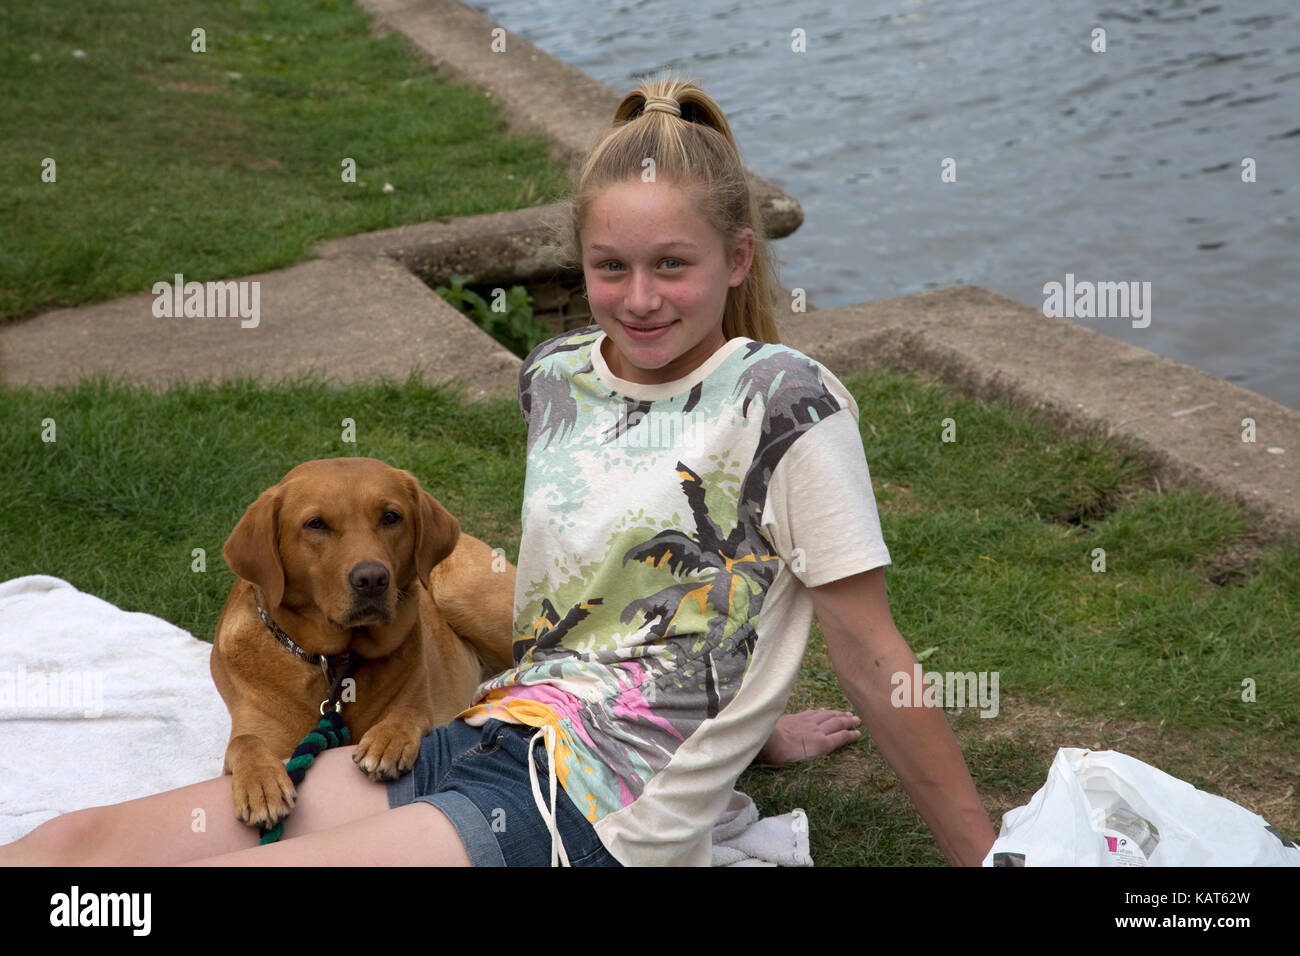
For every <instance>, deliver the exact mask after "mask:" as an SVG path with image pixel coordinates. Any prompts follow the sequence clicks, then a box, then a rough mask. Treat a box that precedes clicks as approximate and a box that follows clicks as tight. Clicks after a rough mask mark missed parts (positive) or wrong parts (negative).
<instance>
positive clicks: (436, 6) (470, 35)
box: [359, 0, 803, 239]
mask: <svg viewBox="0 0 1300 956" xmlns="http://www.w3.org/2000/svg"><path fill="white" fill-rule="evenodd" d="M359 3H360V4H361V6H362V8H364V9H365V10H366V11H367V12H369V13H370V14H371V15H372V16H373V17H375V24H374V26H375V27H376V28H378V29H383V28H385V27H388V28H391V29H394V30H398V31H400V32H401V33H402V34H403V35H405V36H406V38H407V39H408V40H410V41H411V43H412V44H413V45H414V46H415V48H416V49H417V50H419V51H420V53H421V55H422V56H424V58H425V59H426V60H428V61H429V62H430V63H431V64H433V65H434V66H436V67H438V68H439V69H440V70H443V71H445V72H447V73H448V74H450V75H451V76H453V77H455V78H457V79H459V80H460V81H462V82H464V83H466V84H469V85H471V86H474V87H477V88H479V89H481V90H484V91H485V92H486V94H487V95H488V96H489V97H491V98H492V100H493V101H495V102H496V103H497V105H498V106H500V107H501V109H502V110H503V112H504V113H505V115H506V117H507V122H508V124H509V126H510V127H511V128H512V129H514V130H518V131H520V132H526V133H534V134H540V135H543V136H546V137H548V138H549V139H550V140H551V142H552V143H553V144H554V146H553V148H552V152H553V155H554V156H555V157H556V159H558V160H560V161H561V162H563V163H564V164H566V165H567V166H568V167H569V168H570V169H571V170H573V169H576V168H577V166H578V164H580V163H581V162H582V159H583V158H584V157H585V156H586V155H587V152H588V151H589V150H590V149H591V147H592V145H593V144H594V143H595V142H596V139H597V138H598V137H599V136H600V135H601V134H602V133H603V132H604V131H605V130H606V129H607V128H608V127H609V124H610V122H611V121H612V119H613V117H614V110H615V109H616V108H617V107H618V104H619V100H621V99H622V98H623V96H624V94H625V93H626V92H627V91H626V90H624V91H618V90H615V89H613V88H612V87H609V86H607V85H606V84H604V83H601V82H600V81H599V80H596V79H594V78H592V77H590V76H587V74H585V73H583V72H582V71H581V70H577V69H575V68H574V67H572V66H569V65H568V64H567V63H565V62H563V61H561V60H557V59H556V58H555V57H553V56H551V55H550V54H549V53H546V52H544V51H542V50H539V49H538V48H537V47H535V46H533V45H532V44H531V43H529V42H528V41H527V40H525V39H524V38H523V37H520V36H517V35H516V34H513V33H511V32H510V31H509V30H506V29H505V28H504V27H502V26H501V25H500V24H498V23H496V22H495V21H493V20H490V19H488V18H487V17H485V16H484V15H483V14H481V13H479V12H478V11H477V10H475V9H473V8H472V7H468V6H466V5H465V4H463V3H460V2H458V0H359ZM494 30H501V31H503V32H504V34H505V51H504V52H501V53H493V52H492V49H491V44H492V41H493V31H494ZM749 188H750V190H751V192H752V193H753V195H754V198H755V200H756V201H757V202H758V206H759V210H760V212H761V214H762V217H763V224H764V226H765V227H766V229H767V234H768V236H770V237H771V238H773V239H775V238H779V237H781V236H788V235H789V234H790V233H792V232H794V231H795V230H796V229H798V228H799V225H800V224H801V223H802V222H803V209H802V208H801V207H800V205H799V203H798V201H797V200H796V199H795V198H794V197H793V196H790V195H788V194H787V193H785V192H784V191H782V190H781V189H780V188H779V187H777V186H775V185H773V184H772V183H770V182H768V181H767V180H765V179H762V178H761V177H759V176H755V175H754V174H753V173H752V172H751V173H750V174H749Z"/></svg>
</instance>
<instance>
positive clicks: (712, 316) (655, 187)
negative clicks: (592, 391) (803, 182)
mask: <svg viewBox="0 0 1300 956" xmlns="http://www.w3.org/2000/svg"><path fill="white" fill-rule="evenodd" d="M753 258H754V233H753V231H752V230H750V229H746V230H744V232H743V233H742V234H741V239H740V242H739V243H738V244H737V247H736V249H735V250H733V251H732V252H731V254H730V255H729V254H728V253H727V250H726V243H725V241H724V238H723V236H722V234H721V233H720V232H718V231H717V230H716V229H714V228H713V226H712V225H710V224H709V222H708V221H707V220H706V219H704V218H703V217H702V216H701V215H700V214H699V213H698V212H697V211H696V209H695V207H694V204H693V203H692V202H691V197H690V193H689V192H688V191H687V190H685V189H680V188H678V187H677V186H676V185H674V184H673V183H669V182H662V181H656V182H652V183H643V182H641V181H640V180H639V179H633V180H630V181H628V182H626V183H622V184H620V185H617V186H610V187H608V188H607V189H605V190H604V191H603V192H602V193H600V195H599V196H597V197H596V199H595V201H594V202H593V203H592V204H591V207H590V209H589V210H588V213H587V219H586V222H585V223H583V225H582V271H583V273H584V275H585V276H586V280H587V298H588V300H589V301H590V303H591V311H592V316H593V317H594V318H595V320H596V324H597V325H599V326H600V327H601V329H603V330H604V332H605V334H606V336H608V338H607V339H606V341H605V342H604V343H602V349H603V351H602V355H603V356H604V358H605V362H606V364H607V365H608V366H609V369H610V371H611V372H613V373H614V374H615V375H617V376H618V377H619V378H622V379H626V380H627V381H630V382H638V383H641V384H643V385H658V384H663V383H665V382H672V381H675V380H676V379H679V378H683V377H684V376H686V375H689V374H690V373H691V372H693V371H694V370H695V369H696V368H698V367H699V366H700V365H702V364H703V363H704V362H705V360H706V359H708V357H709V356H710V355H712V354H713V353H714V352H716V351H717V350H718V349H719V348H720V347H721V346H722V345H723V343H724V342H725V341H726V340H725V339H724V338H723V336H722V312H723V307H724V306H725V305H726V302H727V290H728V289H729V288H730V287H731V286H737V285H740V283H741V282H742V281H743V280H744V278H745V275H746V274H747V273H748V272H749V266H750V263H751V262H752V261H753Z"/></svg>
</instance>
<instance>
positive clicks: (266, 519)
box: [221, 485, 284, 610]
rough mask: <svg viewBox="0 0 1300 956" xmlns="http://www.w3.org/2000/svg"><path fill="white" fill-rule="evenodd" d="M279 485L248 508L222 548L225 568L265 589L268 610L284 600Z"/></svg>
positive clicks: (265, 492) (259, 497)
mask: <svg viewBox="0 0 1300 956" xmlns="http://www.w3.org/2000/svg"><path fill="white" fill-rule="evenodd" d="M281 498H282V492H281V489H280V486H279V485H276V486H275V487H274V488H268V489H267V490H266V491H264V492H262V494H261V495H259V496H258V499H257V500H256V501H254V502H253V503H252V504H251V505H249V506H248V510H247V511H245V512H244V517H242V518H240V519H239V524H237V525H235V530H234V531H232V532H230V537H229V538H227V539H226V544H225V546H224V547H223V548H222V549H221V553H222V555H223V556H224V557H225V559H226V566H227V567H229V568H230V570H232V571H234V572H235V574H237V575H239V576H240V577H241V578H243V579H244V580H245V581H250V582H252V583H253V584H255V585H257V586H258V587H259V588H261V589H262V593H263V594H264V595H265V596H266V598H265V599H266V602H267V609H268V610H269V609H270V608H273V607H279V605H280V602H281V601H282V600H284V562H283V561H282V560H281V559H280V544H279V530H280V501H281Z"/></svg>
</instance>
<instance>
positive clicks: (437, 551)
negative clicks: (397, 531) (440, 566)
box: [402, 471, 460, 588]
mask: <svg viewBox="0 0 1300 956" xmlns="http://www.w3.org/2000/svg"><path fill="white" fill-rule="evenodd" d="M402 474H404V475H405V476H406V482H407V490H408V491H409V492H410V495H411V502H412V503H413V504H414V505H415V510H414V514H415V573H416V575H417V576H418V577H419V578H420V583H421V584H423V585H424V586H425V587H426V588H427V587H428V586H429V575H430V574H431V573H432V572H433V566H434V565H435V564H437V563H438V562H439V561H441V560H442V559H443V558H445V557H447V556H448V555H450V554H451V553H452V551H454V550H455V549H456V541H457V539H459V538H460V522H458V521H457V520H456V519H455V518H454V517H452V515H451V512H449V511H448V510H447V509H446V508H444V507H443V506H442V505H440V504H438V501H437V499H435V498H434V497H433V495H431V494H429V493H428V492H427V491H425V490H424V489H423V488H421V487H420V482H419V481H417V480H416V477H415V476H414V475H413V474H411V473H410V472H409V471H404V472H402Z"/></svg>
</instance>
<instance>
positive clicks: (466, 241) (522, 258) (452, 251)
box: [316, 206, 562, 283]
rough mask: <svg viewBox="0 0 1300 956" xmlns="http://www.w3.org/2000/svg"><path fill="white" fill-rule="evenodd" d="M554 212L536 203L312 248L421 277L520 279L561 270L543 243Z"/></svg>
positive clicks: (327, 255)
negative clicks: (382, 261) (394, 264)
mask: <svg viewBox="0 0 1300 956" xmlns="http://www.w3.org/2000/svg"><path fill="white" fill-rule="evenodd" d="M557 212H558V207H556V206H537V207H534V208H532V209H519V210H515V211H511V212H494V213H487V214H485V215H481V216H464V217H462V218H459V219H452V220H449V221H448V222H445V223H444V222H422V223H416V224H414V225H410V226H396V227H394V228H392V229H380V230H377V231H375V232H366V233H362V234H361V235H357V236H348V237H347V238H344V239H332V240H329V241H328V242H322V243H320V244H318V245H317V246H316V252H317V253H318V254H319V255H320V256H322V257H324V258H337V257H340V256H342V257H348V256H383V257H387V258H390V259H395V260H397V261H398V262H400V263H401V264H402V265H404V266H405V267H406V268H407V269H410V270H411V271H412V272H415V273H417V274H418V275H421V276H425V277H438V278H439V279H445V277H447V276H450V275H451V274H452V273H453V272H457V273H460V274H462V275H466V274H471V275H474V276H476V277H477V279H478V280H479V281H487V280H488V279H489V278H490V279H491V280H492V281H494V282H511V283H513V282H519V283H523V282H529V281H532V280H535V279H536V278H537V277H538V276H543V275H548V274H550V273H554V272H559V271H560V270H561V268H562V264H561V262H560V260H559V257H558V254H557V251H556V250H554V249H552V248H551V247H550V246H549V245H548V242H549V235H548V228H547V225H546V223H547V220H548V219H553V217H555V215H556V214H557Z"/></svg>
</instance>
